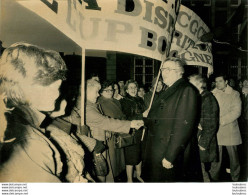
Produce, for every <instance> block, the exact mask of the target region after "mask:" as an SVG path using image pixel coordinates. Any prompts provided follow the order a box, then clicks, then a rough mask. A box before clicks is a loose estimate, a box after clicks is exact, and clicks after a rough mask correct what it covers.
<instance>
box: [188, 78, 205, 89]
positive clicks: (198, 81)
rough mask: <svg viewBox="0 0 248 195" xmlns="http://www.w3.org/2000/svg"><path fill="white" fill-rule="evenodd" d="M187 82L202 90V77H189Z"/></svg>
mask: <svg viewBox="0 0 248 195" xmlns="http://www.w3.org/2000/svg"><path fill="white" fill-rule="evenodd" d="M189 82H190V83H191V84H192V85H194V86H195V87H196V88H197V89H198V91H202V87H203V79H202V78H198V79H196V78H190V79H189Z"/></svg>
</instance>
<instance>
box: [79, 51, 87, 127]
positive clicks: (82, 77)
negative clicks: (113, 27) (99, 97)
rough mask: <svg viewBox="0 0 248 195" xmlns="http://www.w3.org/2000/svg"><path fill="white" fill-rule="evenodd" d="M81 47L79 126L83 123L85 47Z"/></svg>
mask: <svg viewBox="0 0 248 195" xmlns="http://www.w3.org/2000/svg"><path fill="white" fill-rule="evenodd" d="M81 48H82V67H81V110H80V112H81V113H80V114H81V126H83V125H85V102H86V99H85V97H86V96H85V93H86V91H85V48H84V47H81Z"/></svg>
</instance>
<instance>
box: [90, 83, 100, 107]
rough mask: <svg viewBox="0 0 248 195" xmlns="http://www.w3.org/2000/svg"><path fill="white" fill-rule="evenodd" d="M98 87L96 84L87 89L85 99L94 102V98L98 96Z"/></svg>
mask: <svg viewBox="0 0 248 195" xmlns="http://www.w3.org/2000/svg"><path fill="white" fill-rule="evenodd" d="M99 90H100V89H99V88H98V87H97V86H95V87H91V88H88V89H87V100H88V101H90V102H91V103H96V100H97V98H98V96H99V93H98V92H99Z"/></svg>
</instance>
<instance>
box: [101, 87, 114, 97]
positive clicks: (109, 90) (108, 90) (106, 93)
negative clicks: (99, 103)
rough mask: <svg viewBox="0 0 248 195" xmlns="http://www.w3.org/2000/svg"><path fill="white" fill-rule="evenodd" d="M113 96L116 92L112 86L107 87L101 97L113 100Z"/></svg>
mask: <svg viewBox="0 0 248 195" xmlns="http://www.w3.org/2000/svg"><path fill="white" fill-rule="evenodd" d="M113 94H114V90H113V87H112V85H110V86H108V87H106V88H105V89H104V90H103V91H102V93H101V95H102V96H103V97H105V98H107V99H110V98H112V97H113Z"/></svg>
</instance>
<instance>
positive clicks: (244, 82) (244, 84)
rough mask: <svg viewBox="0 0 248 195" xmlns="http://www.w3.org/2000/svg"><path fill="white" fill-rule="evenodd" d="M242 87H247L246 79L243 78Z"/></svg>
mask: <svg viewBox="0 0 248 195" xmlns="http://www.w3.org/2000/svg"><path fill="white" fill-rule="evenodd" d="M242 87H245V88H248V80H247V79H246V80H244V81H243V83H242Z"/></svg>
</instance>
